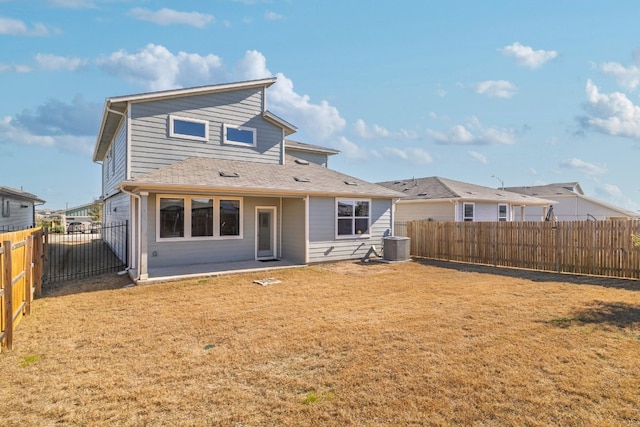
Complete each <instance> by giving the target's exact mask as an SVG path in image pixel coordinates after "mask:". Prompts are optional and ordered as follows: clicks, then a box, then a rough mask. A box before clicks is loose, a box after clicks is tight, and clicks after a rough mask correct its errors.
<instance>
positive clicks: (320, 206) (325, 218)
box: [309, 197, 391, 262]
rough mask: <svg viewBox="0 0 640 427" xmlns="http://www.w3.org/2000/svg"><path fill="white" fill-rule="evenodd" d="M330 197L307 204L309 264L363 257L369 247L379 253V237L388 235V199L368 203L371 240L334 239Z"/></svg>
mask: <svg viewBox="0 0 640 427" xmlns="http://www.w3.org/2000/svg"><path fill="white" fill-rule="evenodd" d="M335 203H336V202H335V199H334V198H333V197H312V198H311V199H310V201H309V216H310V218H309V224H310V225H309V262H322V261H339V260H347V259H359V258H362V257H364V256H365V255H366V254H367V252H368V251H369V249H370V248H371V246H375V248H376V250H378V251H380V248H381V246H382V237H384V236H387V235H391V200H377V199H373V200H371V205H372V206H371V237H368V238H353V239H336V238H335V234H336V232H335V221H336V206H335Z"/></svg>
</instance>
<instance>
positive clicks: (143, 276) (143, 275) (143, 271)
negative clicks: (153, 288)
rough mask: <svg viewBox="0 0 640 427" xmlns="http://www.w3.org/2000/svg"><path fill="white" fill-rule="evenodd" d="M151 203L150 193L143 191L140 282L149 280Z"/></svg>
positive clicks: (141, 196)
mask: <svg viewBox="0 0 640 427" xmlns="http://www.w3.org/2000/svg"><path fill="white" fill-rule="evenodd" d="M148 203H149V192H147V191H142V192H140V207H139V209H140V224H138V226H139V227H140V242H138V244H139V245H140V259H139V260H138V261H139V263H138V265H139V274H138V277H139V278H140V280H147V279H148V278H149V271H148V264H147V239H148V233H147V222H148V218H147V217H148V211H149V207H148Z"/></svg>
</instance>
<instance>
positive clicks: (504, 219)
mask: <svg viewBox="0 0 640 427" xmlns="http://www.w3.org/2000/svg"><path fill="white" fill-rule="evenodd" d="M502 206H504V216H500V207H502ZM507 221H509V205H508V204H506V203H498V222H507Z"/></svg>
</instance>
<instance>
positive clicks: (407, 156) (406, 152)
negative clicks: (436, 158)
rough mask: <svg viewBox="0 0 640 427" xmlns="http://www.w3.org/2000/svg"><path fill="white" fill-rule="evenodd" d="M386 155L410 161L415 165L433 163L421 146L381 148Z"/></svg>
mask: <svg viewBox="0 0 640 427" xmlns="http://www.w3.org/2000/svg"><path fill="white" fill-rule="evenodd" d="M383 152H384V154H385V155H386V157H396V158H399V159H401V160H405V161H408V162H411V163H413V164H416V165H428V164H430V163H433V157H431V155H430V154H429V152H427V151H426V150H423V149H421V148H404V149H403V148H399V147H385V148H384V149H383Z"/></svg>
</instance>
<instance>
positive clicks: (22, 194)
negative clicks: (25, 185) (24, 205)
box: [0, 185, 45, 203]
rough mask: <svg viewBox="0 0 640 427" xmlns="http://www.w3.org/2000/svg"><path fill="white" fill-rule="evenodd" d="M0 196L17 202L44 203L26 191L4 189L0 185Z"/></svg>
mask: <svg viewBox="0 0 640 427" xmlns="http://www.w3.org/2000/svg"><path fill="white" fill-rule="evenodd" d="M0 196H4V197H12V198H14V199H18V200H27V201H31V202H34V203H45V201H44V200H42V199H41V198H39V197H38V196H36V195H35V194H31V193H27V192H26V191H22V190H16V189H15V188H11V187H4V186H1V185H0Z"/></svg>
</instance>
